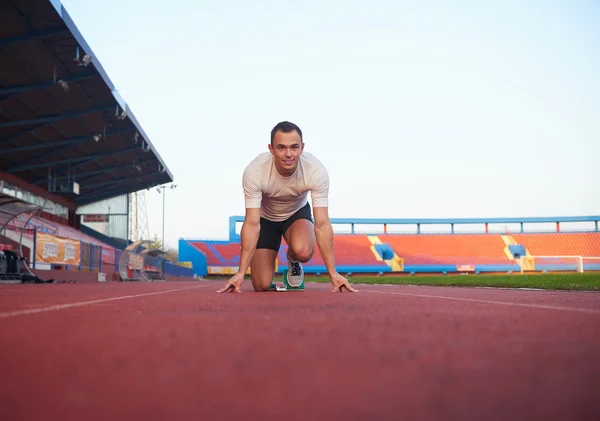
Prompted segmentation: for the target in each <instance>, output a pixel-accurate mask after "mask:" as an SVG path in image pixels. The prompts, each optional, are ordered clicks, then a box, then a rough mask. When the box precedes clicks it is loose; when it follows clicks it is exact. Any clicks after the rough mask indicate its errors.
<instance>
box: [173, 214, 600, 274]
mask: <svg viewBox="0 0 600 421" xmlns="http://www.w3.org/2000/svg"><path fill="white" fill-rule="evenodd" d="M243 221H244V217H243V216H232V217H230V218H229V239H228V240H202V239H190V238H182V239H180V240H179V257H180V259H181V260H186V261H191V262H192V264H193V267H194V271H195V273H196V274H197V275H199V276H203V275H207V274H231V273H234V272H235V271H237V269H238V264H239V252H240V246H241V245H240V235H239V230H240V226H241V224H242V223H243ZM598 221H600V216H574V217H573V216H572V217H538V218H487V219H485V218H476V219H361V218H357V219H351V218H332V219H331V222H332V224H333V226H334V231H335V236H334V249H335V260H336V266H337V269H338V271H339V272H341V273H348V274H352V273H371V274H379V275H386V274H389V275H393V274H396V275H402V274H406V275H415V274H417V273H421V274H434V273H438V274H440V273H442V274H450V273H475V274H478V273H483V272H485V273H533V272H540V273H544V272H557V271H574V272H575V271H576V272H584V271H598V270H600V232H599V231H598ZM362 226H366V227H367V228H365V229H362V230H360V231H359V230H358V229H357V227H362ZM369 227H370V228H369ZM397 227H400V228H399V229H398V228H397ZM463 227H466V228H464V229H463ZM508 227H516V230H515V229H514V228H508ZM548 227H551V228H548ZM393 228H395V229H393ZM459 231H460V232H459ZM465 231H469V232H465ZM286 252H287V244H286V243H285V240H283V241H282V244H281V247H280V249H279V253H278V257H277V265H276V271H277V272H278V273H282V272H283V270H285V269H286V268H287V263H286V261H287V260H286ZM304 270H305V272H306V273H312V274H315V275H320V274H322V273H325V274H326V269H325V265H324V263H323V259H322V257H321V255H320V252H319V250H318V247H317V248H316V250H315V253H314V255H313V257H312V259H311V260H310V261H309V262H307V263H305V264H304Z"/></svg>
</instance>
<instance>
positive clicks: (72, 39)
mask: <svg viewBox="0 0 600 421" xmlns="http://www.w3.org/2000/svg"><path fill="white" fill-rule="evenodd" d="M86 56H89V57H91V61H89V62H87V61H86ZM0 169H2V170H3V171H5V172H8V173H12V174H14V175H16V176H18V177H20V178H22V179H24V180H26V181H27V182H28V183H32V184H37V185H40V186H43V187H48V189H49V191H50V192H52V193H54V194H60V195H61V196H64V197H66V198H68V199H69V200H72V201H74V202H75V203H77V204H78V205H82V204H85V203H91V202H96V201H98V200H102V199H106V198H110V197H114V196H118V195H121V194H126V193H129V192H133V191H138V190H142V189H144V188H149V187H153V186H156V185H160V184H164V183H168V182H171V181H173V176H172V174H171V172H170V171H169V169H168V168H167V166H166V165H165V163H164V161H163V160H162V158H161V157H160V155H159V154H158V152H157V151H156V149H155V148H154V147H153V146H152V143H151V142H150V140H149V139H148V136H147V135H146V134H145V133H144V130H143V129H142V127H141V125H140V124H139V122H138V121H137V120H136V118H135V116H134V115H133V112H132V111H131V109H130V108H129V107H128V106H127V104H126V103H125V102H124V101H123V100H122V99H121V98H120V96H119V94H118V92H117V90H116V88H115V87H114V85H113V84H112V82H111V81H110V79H109V77H108V76H107V74H106V72H105V71H104V69H103V68H102V65H101V64H100V62H99V60H98V58H97V57H96V56H95V55H94V53H93V51H92V49H91V48H90V47H89V46H88V45H87V43H86V41H85V40H84V38H83V36H82V35H81V33H80V32H79V30H78V29H77V27H76V26H75V24H74V23H73V21H72V20H71V18H70V17H69V15H68V13H67V12H66V10H65V9H64V8H63V6H62V5H61V4H60V1H59V0H31V1H26V2H24V1H16V0H15V1H13V0H0ZM49 179H50V180H52V182H51V183H50V182H49ZM74 182H76V183H77V184H78V189H79V192H78V193H77V186H76V185H75V184H74Z"/></svg>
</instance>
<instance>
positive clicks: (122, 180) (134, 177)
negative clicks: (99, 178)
mask: <svg viewBox="0 0 600 421" xmlns="http://www.w3.org/2000/svg"><path fill="white" fill-rule="evenodd" d="M151 175H152V176H154V175H156V173H150V174H137V175H132V176H131V177H125V178H118V179H116V180H110V181H103V182H101V183H96V184H82V183H81V181H78V183H79V189H80V190H83V189H92V188H97V187H104V186H110V185H114V184H121V183H126V182H128V181H131V180H137V179H138V178H145V177H149V176H151ZM140 183H141V181H140Z"/></svg>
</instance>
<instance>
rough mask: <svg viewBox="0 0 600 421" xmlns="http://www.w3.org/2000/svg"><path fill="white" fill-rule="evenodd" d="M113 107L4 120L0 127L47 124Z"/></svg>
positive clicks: (103, 106) (105, 106) (104, 106)
mask: <svg viewBox="0 0 600 421" xmlns="http://www.w3.org/2000/svg"><path fill="white" fill-rule="evenodd" d="M113 107H114V105H102V106H99V107H93V108H90V109H88V110H82V111H74V112H71V113H65V114H58V115H53V116H47V117H38V118H32V119H28V120H17V121H5V122H4V123H0V129H2V128H5V127H16V126H27V125H29V124H38V123H45V124H47V123H52V122H53V121H58V120H67V119H69V118H74V117H80V116H82V115H86V114H90V113H95V112H97V111H103V110H106V109H109V108H113Z"/></svg>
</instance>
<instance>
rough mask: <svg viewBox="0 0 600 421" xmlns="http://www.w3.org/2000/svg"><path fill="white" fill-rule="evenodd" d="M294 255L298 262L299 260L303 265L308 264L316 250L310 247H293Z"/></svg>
mask: <svg viewBox="0 0 600 421" xmlns="http://www.w3.org/2000/svg"><path fill="white" fill-rule="evenodd" d="M292 253H293V254H294V257H295V258H296V260H299V261H300V262H302V263H305V262H308V261H309V260H310V259H312V257H313V254H314V253H315V248H314V247H311V246H309V245H306V246H301V247H293V248H292Z"/></svg>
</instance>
